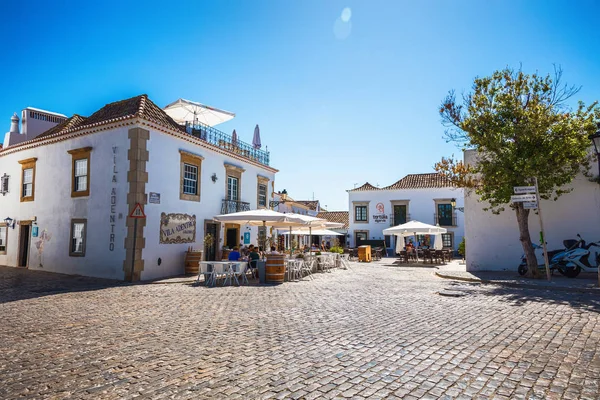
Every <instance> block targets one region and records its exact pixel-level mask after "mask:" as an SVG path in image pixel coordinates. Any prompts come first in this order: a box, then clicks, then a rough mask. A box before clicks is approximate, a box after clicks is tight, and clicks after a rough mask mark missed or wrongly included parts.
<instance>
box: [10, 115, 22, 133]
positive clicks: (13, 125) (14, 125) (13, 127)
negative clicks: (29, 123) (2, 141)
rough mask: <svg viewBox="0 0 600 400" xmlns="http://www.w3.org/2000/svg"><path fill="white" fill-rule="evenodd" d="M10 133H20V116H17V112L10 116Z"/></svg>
mask: <svg viewBox="0 0 600 400" xmlns="http://www.w3.org/2000/svg"><path fill="white" fill-rule="evenodd" d="M9 133H14V134H19V133H20V132H19V117H17V113H14V115H13V116H12V117H11V118H10V131H9Z"/></svg>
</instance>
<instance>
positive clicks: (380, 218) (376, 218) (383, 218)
mask: <svg viewBox="0 0 600 400" xmlns="http://www.w3.org/2000/svg"><path fill="white" fill-rule="evenodd" d="M387 220H388V216H387V215H385V214H373V222H375V223H376V224H383V223H385V222H387Z"/></svg>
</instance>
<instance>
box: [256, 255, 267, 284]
mask: <svg viewBox="0 0 600 400" xmlns="http://www.w3.org/2000/svg"><path fill="white" fill-rule="evenodd" d="M266 266H267V262H266V261H263V260H259V261H257V262H256V268H257V269H258V281H259V282H260V283H266V279H267V267H266Z"/></svg>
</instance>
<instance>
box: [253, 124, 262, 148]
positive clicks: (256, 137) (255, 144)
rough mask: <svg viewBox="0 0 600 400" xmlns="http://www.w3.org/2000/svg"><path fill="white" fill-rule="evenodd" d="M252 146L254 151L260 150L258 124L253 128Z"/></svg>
mask: <svg viewBox="0 0 600 400" xmlns="http://www.w3.org/2000/svg"><path fill="white" fill-rule="evenodd" d="M252 146H253V147H254V148H255V149H260V146H261V144H260V128H259V127H258V124H256V127H255V128H254V137H253V138H252Z"/></svg>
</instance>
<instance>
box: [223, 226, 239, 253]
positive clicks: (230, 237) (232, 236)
mask: <svg viewBox="0 0 600 400" xmlns="http://www.w3.org/2000/svg"><path fill="white" fill-rule="evenodd" d="M238 244H239V239H238V230H237V228H227V232H225V246H227V247H228V248H230V249H233V248H234V247H235V246H237V245H238Z"/></svg>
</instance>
